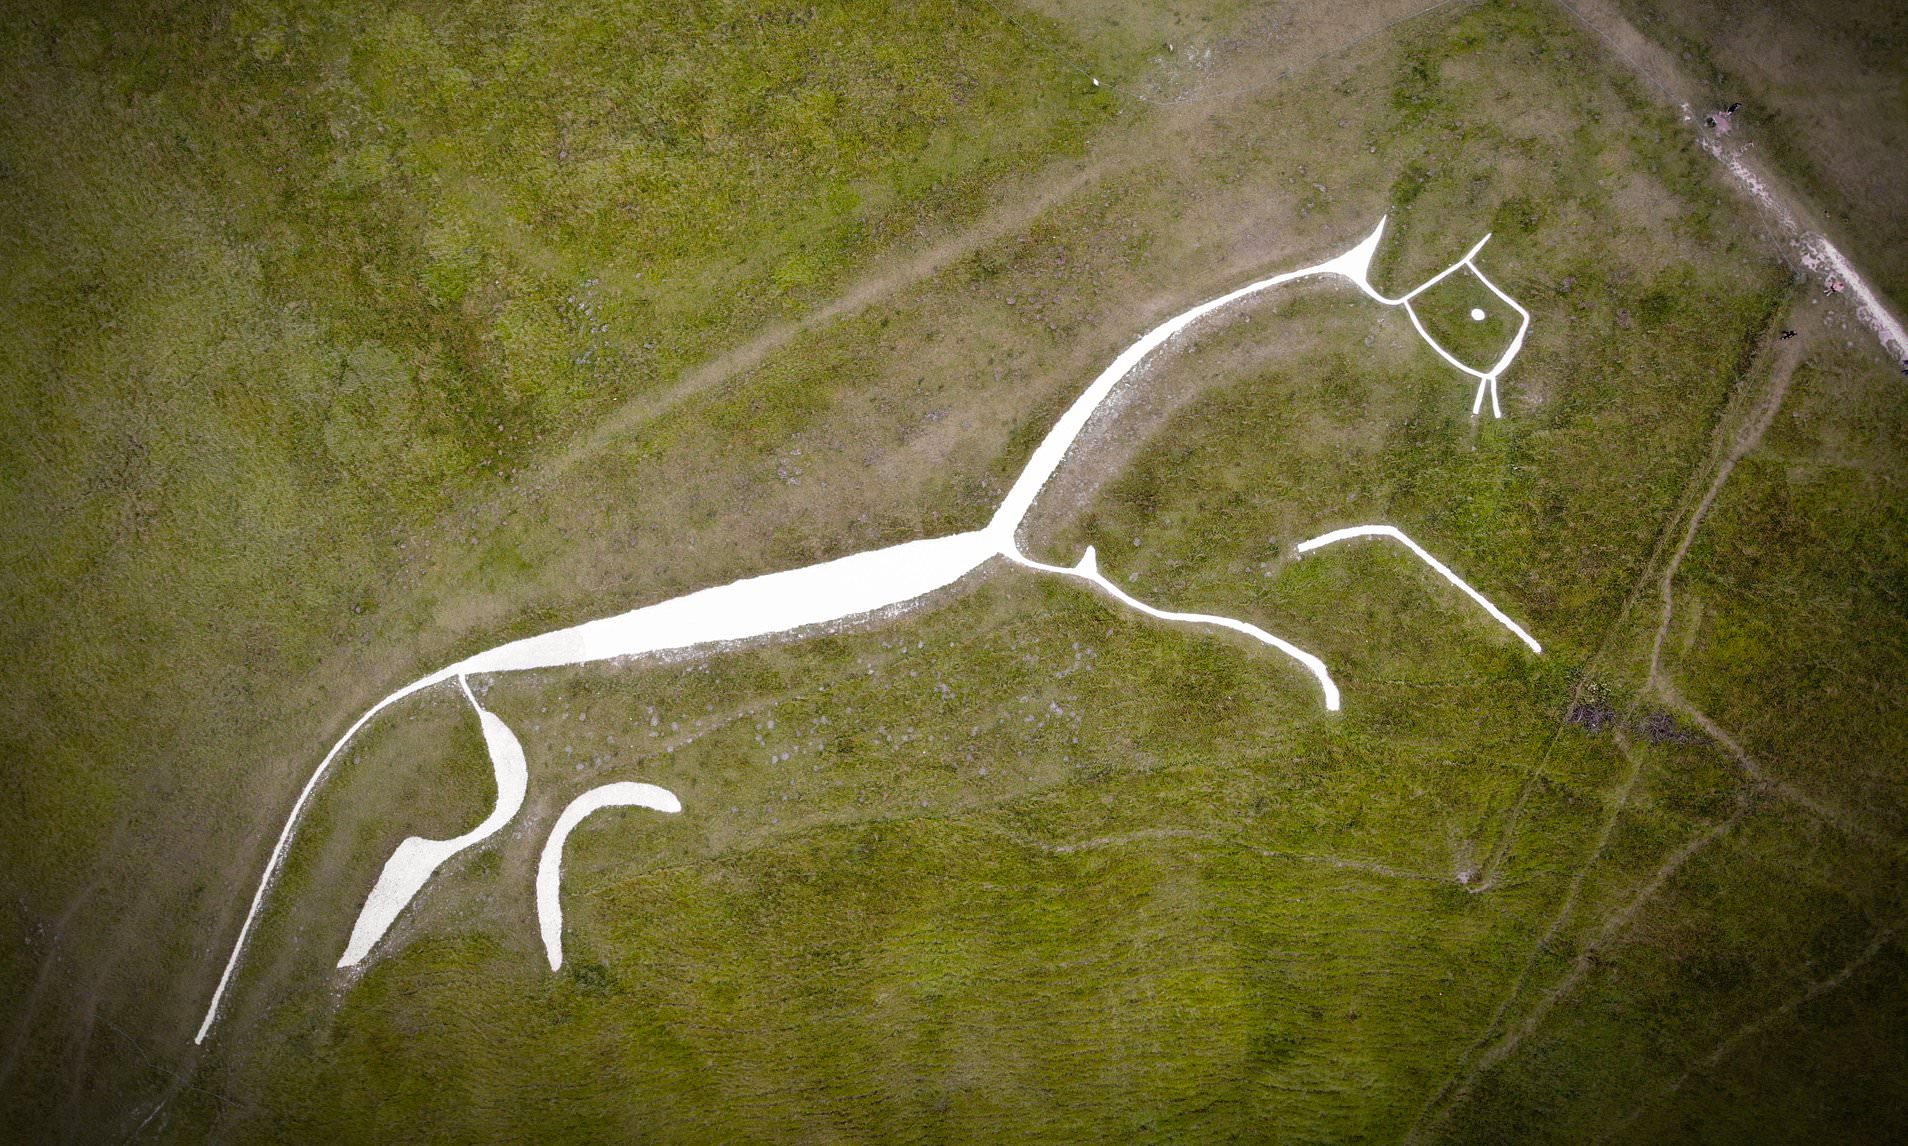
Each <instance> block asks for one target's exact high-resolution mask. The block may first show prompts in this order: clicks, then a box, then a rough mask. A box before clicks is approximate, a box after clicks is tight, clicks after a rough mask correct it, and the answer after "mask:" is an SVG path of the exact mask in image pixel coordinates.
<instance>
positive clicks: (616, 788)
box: [537, 780, 682, 971]
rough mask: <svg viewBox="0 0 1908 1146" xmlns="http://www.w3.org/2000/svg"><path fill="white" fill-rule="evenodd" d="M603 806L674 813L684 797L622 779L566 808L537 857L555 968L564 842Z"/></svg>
mask: <svg viewBox="0 0 1908 1146" xmlns="http://www.w3.org/2000/svg"><path fill="white" fill-rule="evenodd" d="M602 808H649V809H651V810H652V811H657V812H666V813H669V814H670V815H674V814H675V813H677V812H680V811H682V801H681V800H678V799H676V794H675V793H674V792H671V791H670V790H669V789H667V788H658V787H657V786H656V785H654V784H636V783H632V782H630V781H628V780H623V781H619V782H617V783H614V784H604V785H603V786H602V787H600V788H592V789H590V790H589V791H587V792H585V793H583V794H582V795H581V796H578V797H577V798H576V799H574V800H571V801H570V803H569V806H568V807H566V808H564V809H563V814H562V815H560V816H558V817H557V822H556V827H554V828H552V829H550V838H549V839H548V840H547V841H545V842H544V845H543V854H542V855H541V856H540V857H538V859H537V927H538V929H539V930H540V931H541V932H542V934H543V954H544V956H545V958H547V959H549V961H550V970H552V971H557V970H561V969H562V967H563V896H562V884H563V845H564V843H565V842H566V841H567V840H568V839H569V838H570V833H571V832H572V831H574V830H576V826H577V825H578V824H580V823H582V822H583V820H584V818H585V817H587V816H588V815H590V813H592V812H595V811H598V810H599V809H602Z"/></svg>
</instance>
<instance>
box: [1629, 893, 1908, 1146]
mask: <svg viewBox="0 0 1908 1146" xmlns="http://www.w3.org/2000/svg"><path fill="white" fill-rule="evenodd" d="M1894 937H1895V929H1894V928H1892V927H1884V928H1883V929H1882V930H1881V931H1880V932H1878V933H1877V934H1876V935H1875V938H1874V939H1873V940H1872V941H1870V943H1869V944H1868V947H1867V948H1866V949H1864V950H1863V951H1862V953H1861V954H1859V955H1857V956H1856V957H1855V958H1854V959H1852V960H1850V961H1849V962H1848V963H1846V964H1844V965H1843V966H1842V969H1841V970H1839V971H1837V972H1836V973H1835V974H1833V975H1830V976H1829V977H1828V978H1826V979H1818V980H1816V981H1815V982H1813V983H1810V984H1809V985H1808V986H1807V987H1805V988H1803V990H1802V992H1801V993H1800V994H1798V995H1795V996H1794V997H1792V998H1790V999H1788V1000H1786V1001H1784V1002H1782V1003H1780V1004H1778V1005H1777V1006H1775V1007H1772V1008H1770V1009H1769V1010H1767V1011H1764V1012H1763V1013H1762V1014H1760V1015H1757V1016H1756V1017H1755V1018H1753V1019H1751V1020H1749V1021H1748V1022H1746V1023H1744V1024H1743V1025H1742V1026H1740V1027H1738V1028H1736V1030H1735V1031H1734V1033H1732V1034H1730V1035H1729V1036H1728V1037H1727V1038H1725V1039H1723V1040H1722V1041H1721V1042H1720V1043H1717V1044H1716V1048H1715V1049H1714V1050H1712V1051H1710V1052H1709V1053H1708V1054H1706V1055H1704V1056H1703V1057H1702V1058H1701V1059H1699V1060H1697V1062H1696V1064H1695V1065H1694V1066H1692V1067H1690V1068H1689V1069H1688V1070H1686V1071H1684V1072H1683V1073H1682V1074H1681V1075H1679V1076H1677V1078H1676V1080H1675V1081H1673V1082H1671V1083H1670V1084H1669V1085H1668V1086H1665V1087H1663V1088H1661V1089H1660V1090H1658V1091H1656V1092H1655V1093H1653V1094H1650V1095H1648V1096H1647V1097H1645V1098H1644V1099H1643V1100H1642V1101H1640V1102H1638V1103H1637V1104H1636V1105H1635V1106H1634V1107H1632V1108H1631V1109H1630V1112H1629V1113H1628V1114H1626V1115H1624V1116H1623V1118H1622V1119H1620V1120H1619V1121H1618V1122H1617V1123H1616V1124H1615V1125H1614V1126H1611V1127H1610V1128H1609V1129H1608V1130H1606V1131H1604V1132H1603V1133H1602V1134H1599V1135H1598V1136H1597V1138H1596V1141H1598V1142H1608V1141H1610V1140H1611V1139H1612V1138H1615V1137H1616V1136H1617V1135H1619V1134H1621V1133H1623V1132H1624V1131H1625V1130H1627V1129H1629V1128H1630V1126H1631V1125H1633V1124H1634V1123H1635V1122H1636V1120H1637V1119H1639V1118H1641V1117H1642V1116H1643V1115H1645V1114H1647V1113H1648V1112H1649V1111H1650V1109H1651V1108H1652V1107H1654V1106H1656V1105H1657V1104H1658V1103H1660V1102H1663V1101H1664V1100H1666V1099H1668V1098H1671V1097H1673V1096H1674V1095H1675V1094H1676V1092H1677V1091H1679V1090H1681V1089H1682V1088H1683V1087H1684V1086H1685V1085H1686V1084H1687V1083H1688V1082H1689V1080H1690V1079H1692V1078H1694V1077H1695V1076H1696V1075H1697V1074H1698V1073H1699V1072H1702V1073H1706V1072H1708V1071H1711V1070H1714V1069H1715V1068H1716V1067H1718V1066H1720V1065H1721V1064H1722V1062H1723V1060H1724V1059H1727V1058H1728V1057H1729V1056H1730V1055H1732V1054H1734V1053H1735V1052H1736V1048H1737V1047H1739V1046H1741V1045H1742V1044H1743V1043H1745V1042H1747V1041H1748V1040H1750V1039H1752V1038H1754V1037H1756V1036H1757V1035H1759V1034H1761V1033H1762V1032H1763V1031H1765V1030H1767V1029H1769V1028H1770V1027H1771V1026H1774V1025H1775V1024H1776V1023H1778V1022H1780V1021H1782V1020H1783V1019H1785V1018H1787V1017H1788V1016H1789V1015H1792V1014H1794V1013H1795V1012H1796V1011H1797V1010H1798V1009H1800V1008H1801V1007H1802V1005H1803V1004H1805V1003H1809V1002H1811V1001H1813V1000H1815V999H1818V998H1820V997H1822V996H1823V995H1826V994H1828V993H1829V992H1830V991H1833V990H1835V989H1836V988H1838V987H1840V986H1841V985H1842V984H1843V983H1846V982H1848V980H1849V978H1850V977H1851V976H1853V975H1854V974H1855V972H1857V971H1859V970H1861V969H1862V968H1863V967H1866V966H1868V964H1869V963H1871V962H1873V961H1874V959H1875V956H1877V955H1879V954H1881V952H1882V949H1883V948H1885V947H1887V946H1888V944H1889V943H1890V942H1891V941H1892V940H1893V939H1894Z"/></svg>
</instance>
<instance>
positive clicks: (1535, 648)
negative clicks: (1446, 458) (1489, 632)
mask: <svg viewBox="0 0 1908 1146" xmlns="http://www.w3.org/2000/svg"><path fill="white" fill-rule="evenodd" d="M1355 537H1389V538H1391V539H1392V540H1393V541H1397V542H1401V543H1403V545H1404V546H1405V548H1407V549H1409V550H1411V552H1413V553H1415V554H1417V555H1418V557H1419V558H1420V559H1421V560H1423V561H1424V563H1425V564H1426V565H1429V566H1430V567H1431V568H1433V569H1435V570H1437V573H1438V576H1440V577H1443V578H1444V579H1445V580H1446V581H1449V582H1450V583H1451V584H1453V585H1456V586H1457V587H1458V588H1459V589H1461V590H1463V591H1464V595H1465V596H1467V597H1469V598H1470V599H1471V600H1473V601H1476V602H1477V603H1478V604H1479V605H1482V606H1483V607H1484V611H1485V612H1487V613H1489V614H1490V615H1491V616H1492V618H1494V619H1495V620H1496V621H1497V623H1498V624H1501V625H1503V626H1504V627H1505V628H1507V629H1509V630H1510V631H1511V632H1513V633H1515V634H1516V635H1517V639H1518V640H1520V641H1523V642H1524V643H1525V644H1526V645H1529V646H1530V651H1531V652H1533V653H1541V652H1543V651H1544V647H1543V646H1542V645H1540V644H1538V643H1537V638H1536V637H1533V636H1531V635H1530V634H1529V633H1527V632H1525V631H1524V627H1523V626H1522V625H1520V624H1518V623H1517V622H1516V621H1513V620H1511V619H1510V617H1509V615H1507V614H1506V613H1505V612H1504V610H1502V609H1500V608H1498V607H1497V606H1496V605H1493V604H1491V602H1490V600H1489V599H1488V598H1486V597H1485V596H1484V594H1482V593H1480V592H1478V591H1477V590H1476V589H1473V588H1471V587H1470V585H1468V584H1466V583H1465V581H1464V578H1462V577H1459V576H1458V575H1457V574H1456V573H1453V572H1451V567H1450V566H1448V565H1446V564H1445V563H1444V562H1442V561H1439V560H1438V559H1437V558H1435V557H1433V556H1431V554H1430V553H1429V552H1427V551H1426V550H1425V548H1424V546H1422V545H1419V544H1418V543H1417V542H1415V541H1413V540H1411V539H1410V538H1409V537H1406V536H1405V534H1404V531H1403V530H1401V529H1398V528H1396V527H1395V526H1390V525H1354V526H1350V527H1348V528H1345V529H1334V530H1332V531H1331V532H1330V533H1324V534H1320V535H1319V536H1317V537H1314V538H1312V539H1311V540H1310V541H1301V542H1299V544H1298V551H1299V552H1300V553H1302V554H1303V553H1310V552H1311V551H1312V550H1314V549H1318V548H1321V547H1323V546H1326V545H1331V544H1333V543H1334V542H1339V541H1350V540H1351V539H1353V538H1355Z"/></svg>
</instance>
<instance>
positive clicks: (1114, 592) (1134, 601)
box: [1007, 545, 1338, 712]
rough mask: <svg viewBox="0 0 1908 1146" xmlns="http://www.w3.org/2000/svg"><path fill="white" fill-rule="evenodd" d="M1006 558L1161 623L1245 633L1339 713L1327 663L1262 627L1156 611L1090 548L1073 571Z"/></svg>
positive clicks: (1018, 554) (1016, 553)
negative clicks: (1294, 669)
mask: <svg viewBox="0 0 1908 1146" xmlns="http://www.w3.org/2000/svg"><path fill="white" fill-rule="evenodd" d="M1007 556H1008V558H1009V560H1012V561H1013V562H1015V563H1016V564H1019V565H1024V566H1026V567H1027V568H1029V569H1037V570H1039V571H1040V572H1042V573H1057V574H1059V575H1060V576H1062V577H1074V578H1078V579H1079V580H1082V581H1085V582H1088V583H1089V584H1092V585H1096V586H1098V587H1099V588H1100V590H1101V591H1102V592H1104V593H1106V594H1107V595H1109V596H1111V597H1112V598H1113V599H1114V600H1116V601H1119V602H1120V603H1121V604H1123V605H1126V606H1128V607H1129V608H1132V609H1135V610H1138V611H1139V612H1142V613H1145V614H1146V615H1147V616H1149V617H1157V618H1158V619H1160V620H1162V621H1183V622H1187V623H1189V624H1195V625H1217V626H1219V627H1220V628H1224V629H1231V630H1232V631H1233V632H1235V633H1244V634H1245V635H1246V636H1248V637H1251V638H1252V639H1253V640H1255V641H1259V642H1261V643H1263V644H1267V645H1270V646H1272V647H1273V648H1275V649H1277V650H1279V651H1280V652H1282V653H1284V654H1285V655H1286V656H1289V657H1291V658H1292V659H1293V660H1295V661H1297V662H1298V663H1300V664H1302V665H1304V666H1305V668H1306V671H1308V672H1310V673H1311V674H1312V676H1313V677H1314V678H1316V679H1317V681H1318V687H1319V688H1320V689H1322V690H1323V691H1324V693H1325V707H1326V709H1327V710H1329V711H1331V712H1337V711H1338V686H1337V685H1336V684H1334V683H1332V674H1331V670H1329V669H1327V668H1326V667H1325V662H1324V661H1322V660H1319V659H1318V658H1317V657H1315V656H1313V655H1312V654H1311V653H1308V652H1306V651H1305V650H1304V649H1301V648H1299V647H1298V646H1297V645H1295V644H1293V643H1291V642H1290V641H1287V640H1284V639H1282V638H1280V637H1275V636H1273V635H1272V634H1271V633H1268V632H1266V631H1265V630H1264V629H1261V628H1260V627H1259V626H1257V625H1254V624H1251V623H1250V622H1247V621H1237V620H1234V619H1232V618H1231V617H1221V616H1217V615H1215V614H1212V613H1180V612H1173V611H1170V610H1166V609H1155V608H1154V607H1153V606H1151V605H1148V604H1147V603H1146V602H1144V601H1141V600H1139V599H1138V598H1136V597H1134V596H1132V595H1131V594H1130V593H1127V592H1126V591H1125V590H1124V589H1121V588H1120V587H1119V586H1118V585H1115V584H1114V583H1113V582H1111V581H1109V580H1107V579H1106V577H1105V576H1104V575H1103V574H1101V572H1100V563H1099V559H1098V557H1097V556H1096V555H1095V554H1094V552H1093V547H1092V546H1091V545H1089V546H1087V549H1086V554H1085V555H1084V556H1082V557H1081V558H1080V563H1079V564H1078V565H1075V566H1074V567H1073V568H1071V569H1069V568H1067V567H1066V566H1064V565H1049V564H1047V563H1046V562H1044V561H1035V560H1034V559H1033V558H1031V557H1028V556H1026V555H1024V554H1022V553H1021V552H1020V551H1019V550H1015V551H1014V552H1012V553H1009V554H1008V555H1007Z"/></svg>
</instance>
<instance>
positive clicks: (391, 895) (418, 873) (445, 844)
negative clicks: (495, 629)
mask: <svg viewBox="0 0 1908 1146" xmlns="http://www.w3.org/2000/svg"><path fill="white" fill-rule="evenodd" d="M457 683H458V685H459V686H460V687H461V688H462V689H463V690H464V697H465V699H467V700H469V701H470V706H471V708H472V709H474V710H475V711H476V713H477V720H478V723H479V724H481V725H482V727H483V732H484V748H485V751H486V752H487V753H488V754H489V756H490V766H491V771H492V773H493V774H494V775H495V776H496V780H497V804H496V806H495V807H494V808H492V809H491V812H490V815H488V816H486V817H484V821H483V822H482V823H481V824H478V825H477V826H476V827H475V828H472V829H471V830H470V831H468V832H465V833H464V834H463V835H461V836H458V837H456V838H455V839H449V840H427V839H424V838H423V837H421V836H411V837H410V838H409V839H406V840H405V841H404V842H403V843H401V844H399V845H398V846H397V850H396V851H393V852H392V853H391V858H390V859H388V860H386V861H385V862H384V870H383V871H382V872H380V873H379V875H378V882H377V883H376V884H375V885H374V886H373V887H372V888H371V894H370V895H369V896H368V897H366V899H365V901H364V907H363V909H362V910H360V911H359V912H358V921H357V923H356V924H355V925H354V926H353V927H352V929H351V939H350V941H349V942H348V943H347V944H346V945H345V950H344V954H343V955H342V956H340V957H339V959H338V966H340V967H351V966H355V965H356V964H358V963H359V962H361V961H363V959H364V958H365V956H367V955H369V954H370V953H371V949H372V948H373V947H375V946H377V943H378V940H380V939H382V938H384V934H385V932H387V931H389V930H390V928H391V924H393V923H395V922H396V921H397V917H398V915H399V914H401V913H402V912H403V911H404V909H405V907H407V906H408V905H409V904H410V902H411V900H413V899H415V898H416V897H417V893H418V892H420V891H422V890H423V889H424V885H425V884H426V883H428V882H430V879H431V877H432V876H433V875H436V874H437V869H439V868H441V867H443V866H444V864H445V863H447V862H449V861H450V859H451V858H452V857H453V856H455V855H457V854H458V853H459V852H462V851H464V850H466V849H467V848H470V847H473V846H475V845H476V844H479V843H482V842H483V841H484V840H486V839H489V838H490V837H491V836H492V835H495V834H496V833H497V832H498V831H500V830H502V828H503V826H504V825H505V824H508V823H509V822H510V821H511V820H512V819H513V818H514V817H515V816H516V814H517V812H518V811H519V810H520V809H521V808H522V807H523V797H524V793H525V791H526V790H527V789H528V787H529V780H530V770H529V766H528V765H527V763H526V762H525V760H524V754H523V745H522V744H521V743H520V742H519V741H518V740H517V737H516V734H515V733H513V732H511V731H510V727H509V726H508V725H506V724H505V723H504V722H503V720H502V719H501V718H500V717H498V716H497V714H496V713H493V712H491V711H489V710H488V709H486V708H484V706H483V705H481V704H478V703H477V697H476V695H475V694H474V693H472V692H471V690H470V682H469V681H468V680H467V679H466V678H464V677H461V676H460V677H458V678H457Z"/></svg>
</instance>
